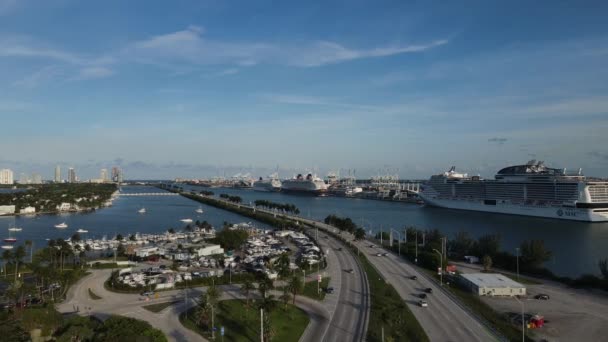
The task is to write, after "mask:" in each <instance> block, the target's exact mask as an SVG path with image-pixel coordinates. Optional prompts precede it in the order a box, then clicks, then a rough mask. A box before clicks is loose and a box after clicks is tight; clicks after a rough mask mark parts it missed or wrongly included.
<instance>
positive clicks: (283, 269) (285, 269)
mask: <svg viewBox="0 0 608 342" xmlns="http://www.w3.org/2000/svg"><path fill="white" fill-rule="evenodd" d="M289 264H290V260H289V253H287V252H285V253H283V254H281V255H280V256H279V258H278V259H277V260H276V261H275V262H274V266H275V268H276V269H277V270H278V273H279V276H280V277H281V278H285V277H287V276H289V273H290V270H289Z"/></svg>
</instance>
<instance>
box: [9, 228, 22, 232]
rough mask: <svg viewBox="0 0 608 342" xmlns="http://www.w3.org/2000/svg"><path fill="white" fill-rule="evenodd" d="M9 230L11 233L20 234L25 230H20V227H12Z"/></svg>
mask: <svg viewBox="0 0 608 342" xmlns="http://www.w3.org/2000/svg"><path fill="white" fill-rule="evenodd" d="M8 230H9V232H20V231H22V230H23V229H22V228H18V227H11V228H9V229H8Z"/></svg>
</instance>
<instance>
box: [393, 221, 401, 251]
mask: <svg viewBox="0 0 608 342" xmlns="http://www.w3.org/2000/svg"><path fill="white" fill-rule="evenodd" d="M391 231H392V232H393V233H397V235H398V236H399V242H398V243H397V251H398V253H399V256H401V233H399V232H398V231H397V230H395V229H392V228H391ZM391 243H392V241H391Z"/></svg>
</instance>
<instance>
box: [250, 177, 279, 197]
mask: <svg viewBox="0 0 608 342" xmlns="http://www.w3.org/2000/svg"><path fill="white" fill-rule="evenodd" d="M253 190H254V191H265V192H275V191H281V181H280V180H279V176H278V174H276V173H275V174H272V175H270V177H269V178H268V179H263V178H262V177H260V179H259V180H257V181H255V182H254V183H253Z"/></svg>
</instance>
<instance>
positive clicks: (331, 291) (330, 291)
mask: <svg viewBox="0 0 608 342" xmlns="http://www.w3.org/2000/svg"><path fill="white" fill-rule="evenodd" d="M325 292H327V293H334V288H333V287H328V288H326V289H325Z"/></svg>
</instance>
